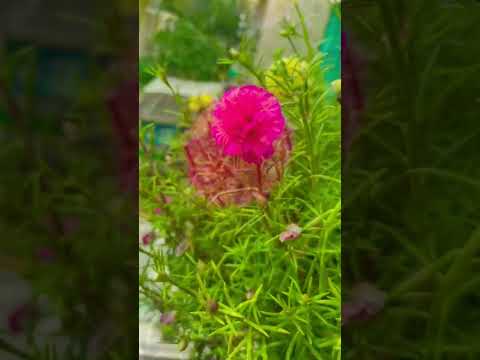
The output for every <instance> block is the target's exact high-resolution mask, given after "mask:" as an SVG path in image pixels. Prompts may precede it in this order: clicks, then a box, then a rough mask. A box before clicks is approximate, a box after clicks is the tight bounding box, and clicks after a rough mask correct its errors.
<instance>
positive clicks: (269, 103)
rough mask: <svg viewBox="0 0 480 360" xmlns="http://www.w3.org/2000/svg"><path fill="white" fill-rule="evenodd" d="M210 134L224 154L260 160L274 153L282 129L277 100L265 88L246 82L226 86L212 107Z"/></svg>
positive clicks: (281, 116) (280, 110)
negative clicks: (244, 84) (228, 87)
mask: <svg viewBox="0 0 480 360" xmlns="http://www.w3.org/2000/svg"><path fill="white" fill-rule="evenodd" d="M213 116H214V122H213V124H212V126H211V134H212V136H213V138H214V139H215V142H216V143H217V145H218V146H220V147H221V148H222V149H223V152H224V153H225V155H229V156H238V157H240V158H242V159H243V160H245V161H246V162H248V163H255V164H261V163H262V162H263V161H264V160H265V159H270V158H271V157H272V156H273V153H274V146H273V144H274V142H275V140H277V139H279V138H280V137H281V136H282V135H283V133H284V131H285V118H284V116H283V114H282V109H281V106H280V103H279V102H278V100H277V99H276V98H275V96H273V95H272V94H270V93H269V92H267V91H266V90H264V89H262V88H260V87H257V86H254V85H246V86H240V87H236V88H233V89H231V90H228V91H227V92H226V93H225V94H224V95H223V98H222V99H221V100H220V101H219V102H218V103H217V104H216V106H215V108H214V110H213Z"/></svg>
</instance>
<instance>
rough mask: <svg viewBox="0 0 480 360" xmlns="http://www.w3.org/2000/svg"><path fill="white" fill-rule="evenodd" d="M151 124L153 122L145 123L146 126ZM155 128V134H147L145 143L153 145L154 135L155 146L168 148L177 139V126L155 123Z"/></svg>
mask: <svg viewBox="0 0 480 360" xmlns="http://www.w3.org/2000/svg"><path fill="white" fill-rule="evenodd" d="M149 124H151V122H144V125H149ZM153 128H154V131H153V134H152V132H147V133H146V134H145V142H146V143H147V144H151V143H152V135H153V137H154V138H153V144H154V145H155V146H165V145H167V146H168V145H169V144H170V141H171V140H172V139H173V138H174V137H175V134H176V133H177V127H176V126H175V125H166V124H158V123H155V125H154V126H153Z"/></svg>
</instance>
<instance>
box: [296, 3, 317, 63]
mask: <svg viewBox="0 0 480 360" xmlns="http://www.w3.org/2000/svg"><path fill="white" fill-rule="evenodd" d="M294 6H295V11H296V12H297V15H298V18H299V19H300V25H301V26H302V32H303V40H304V41H305V45H306V46H307V51H308V59H309V60H311V59H313V57H314V56H315V50H314V49H313V46H312V42H311V40H310V34H309V33H308V27H307V24H306V23H305V17H304V16H303V13H302V11H301V10H300V7H299V6H298V2H297V1H295V5H294Z"/></svg>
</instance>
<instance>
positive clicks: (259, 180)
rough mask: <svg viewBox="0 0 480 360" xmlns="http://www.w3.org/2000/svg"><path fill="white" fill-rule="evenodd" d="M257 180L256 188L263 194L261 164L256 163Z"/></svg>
mask: <svg viewBox="0 0 480 360" xmlns="http://www.w3.org/2000/svg"><path fill="white" fill-rule="evenodd" d="M257 180H258V190H259V191H260V193H262V194H263V184H262V165H261V164H257Z"/></svg>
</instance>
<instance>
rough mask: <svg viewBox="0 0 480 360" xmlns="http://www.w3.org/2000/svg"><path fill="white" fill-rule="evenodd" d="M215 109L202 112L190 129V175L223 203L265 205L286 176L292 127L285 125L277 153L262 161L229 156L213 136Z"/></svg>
mask: <svg viewBox="0 0 480 360" xmlns="http://www.w3.org/2000/svg"><path fill="white" fill-rule="evenodd" d="M213 122H214V119H213V115H212V113H211V111H205V112H204V113H202V114H200V115H199V116H198V117H197V119H196V121H195V122H194V123H193V126H192V128H191V129H190V131H189V138H190V139H189V141H188V143H187V144H186V146H185V155H186V157H187V161H188V167H189V176H190V180H191V182H192V185H193V186H194V187H195V188H196V189H197V191H198V193H199V194H200V195H202V196H204V197H205V198H207V199H208V200H209V201H211V202H212V203H215V204H217V205H220V206H227V205H230V204H236V205H244V204H248V203H250V202H252V201H257V202H258V203H259V204H260V205H264V204H265V203H266V201H267V199H268V195H269V193H270V192H271V190H272V189H273V187H274V186H275V185H276V184H277V183H278V182H279V181H280V180H281V179H282V177H283V174H284V171H285V167H286V165H287V162H288V159H289V155H290V152H291V149H292V143H291V141H290V137H291V130H290V129H288V128H285V129H284V131H283V133H282V135H281V137H280V138H279V139H278V140H277V141H275V143H274V145H273V146H274V152H273V156H272V157H271V158H270V159H265V161H263V162H262V163H260V164H253V163H248V162H246V161H244V160H242V158H240V157H232V156H225V155H224V153H223V151H222V149H221V148H220V147H219V146H218V145H217V143H216V141H215V139H214V138H213V137H212V135H211V131H210V129H211V128H212V124H213Z"/></svg>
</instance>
